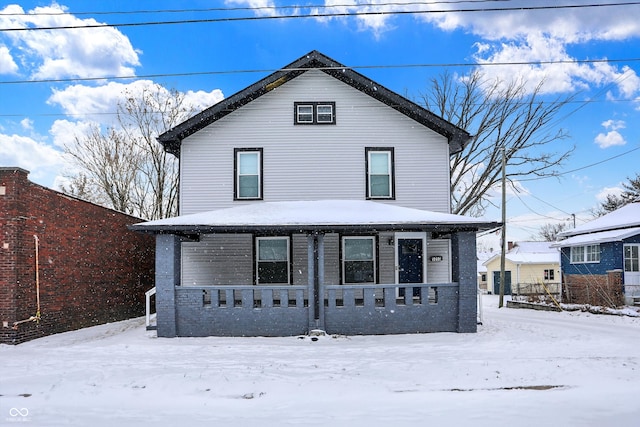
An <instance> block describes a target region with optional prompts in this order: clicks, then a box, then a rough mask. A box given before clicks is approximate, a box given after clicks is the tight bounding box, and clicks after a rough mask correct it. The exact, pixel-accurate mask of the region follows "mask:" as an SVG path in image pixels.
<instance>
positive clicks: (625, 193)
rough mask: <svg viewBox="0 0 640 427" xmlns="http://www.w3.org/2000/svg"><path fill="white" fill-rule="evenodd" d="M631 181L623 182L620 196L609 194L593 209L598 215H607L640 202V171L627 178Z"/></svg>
mask: <svg viewBox="0 0 640 427" xmlns="http://www.w3.org/2000/svg"><path fill="white" fill-rule="evenodd" d="M627 179H628V180H629V182H623V183H622V188H623V190H622V193H621V194H620V195H619V196H618V195H615V194H607V198H606V200H604V201H603V202H602V203H600V205H598V206H597V207H596V208H595V209H593V211H592V212H593V214H594V215H595V216H596V217H599V216H602V215H606V214H608V213H609V212H613V211H615V210H617V209H620V208H621V207H623V206H625V205H628V204H629V203H633V202H640V173H638V174H636V177H635V178H627Z"/></svg>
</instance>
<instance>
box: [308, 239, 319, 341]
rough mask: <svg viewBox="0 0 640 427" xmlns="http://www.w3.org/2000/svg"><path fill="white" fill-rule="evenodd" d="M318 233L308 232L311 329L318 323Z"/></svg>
mask: <svg viewBox="0 0 640 427" xmlns="http://www.w3.org/2000/svg"><path fill="white" fill-rule="evenodd" d="M316 268H317V264H316V235H315V234H313V233H310V234H307V289H308V292H309V330H312V329H315V328H316V327H317V324H316V305H317V299H316Z"/></svg>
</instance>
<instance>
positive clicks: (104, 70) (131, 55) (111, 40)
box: [0, 3, 140, 79]
mask: <svg viewBox="0 0 640 427" xmlns="http://www.w3.org/2000/svg"><path fill="white" fill-rule="evenodd" d="M65 12H66V9H65V7H64V6H60V5H57V4H55V3H53V4H52V5H51V6H45V7H36V8H34V9H33V10H30V11H28V12H27V13H26V14H24V10H23V9H22V8H21V7H20V6H18V5H9V6H7V7H5V8H4V9H3V10H0V26H2V27H4V28H38V27H58V26H64V27H68V26H83V25H92V24H100V22H97V21H96V20H94V19H91V18H88V19H79V18H77V17H75V16H73V15H72V14H65ZM9 13H12V14H13V15H9ZM4 35H5V36H6V39H7V40H8V41H9V42H10V43H12V45H13V47H14V48H15V49H17V50H19V51H20V52H21V56H20V66H21V68H22V69H23V71H24V73H25V74H29V75H31V77H32V78H38V79H43V78H65V77H102V76H111V75H116V76H121V75H127V76H131V75H134V68H133V67H135V66H138V65H140V62H139V60H138V52H137V51H135V50H134V49H133V47H132V45H131V42H130V41H129V39H128V38H127V37H126V36H124V35H123V34H122V33H121V32H120V31H119V30H117V29H116V28H112V27H102V28H91V29H78V30H32V31H28V30H27V31H8V32H5V33H4ZM1 58H2V55H1V54H0V64H2V60H1ZM14 72H15V70H14Z"/></svg>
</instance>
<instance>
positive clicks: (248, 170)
mask: <svg viewBox="0 0 640 427" xmlns="http://www.w3.org/2000/svg"><path fill="white" fill-rule="evenodd" d="M234 154H235V163H234V171H235V183H234V199H235V200H260V199H262V148H236V149H235V150H234Z"/></svg>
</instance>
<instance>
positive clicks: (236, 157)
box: [233, 148, 263, 200]
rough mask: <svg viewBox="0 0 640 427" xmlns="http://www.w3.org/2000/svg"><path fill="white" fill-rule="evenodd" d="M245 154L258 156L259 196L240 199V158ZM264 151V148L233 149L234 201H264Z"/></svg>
mask: <svg viewBox="0 0 640 427" xmlns="http://www.w3.org/2000/svg"><path fill="white" fill-rule="evenodd" d="M243 153H257V154H258V196H257V197H240V161H239V160H240V156H241V155H242V154H243ZM262 178H263V150H262V148H234V149H233V200H262V194H263V193H262V191H263V179H262Z"/></svg>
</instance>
